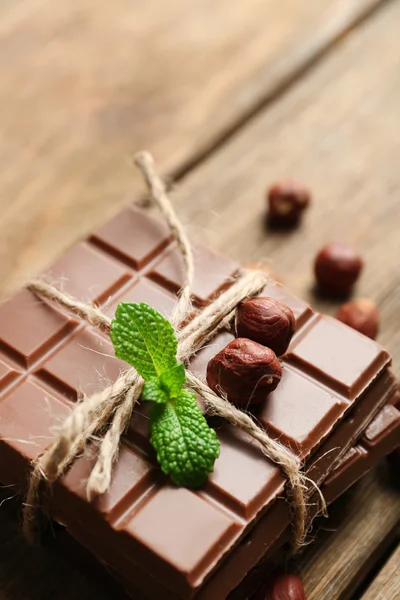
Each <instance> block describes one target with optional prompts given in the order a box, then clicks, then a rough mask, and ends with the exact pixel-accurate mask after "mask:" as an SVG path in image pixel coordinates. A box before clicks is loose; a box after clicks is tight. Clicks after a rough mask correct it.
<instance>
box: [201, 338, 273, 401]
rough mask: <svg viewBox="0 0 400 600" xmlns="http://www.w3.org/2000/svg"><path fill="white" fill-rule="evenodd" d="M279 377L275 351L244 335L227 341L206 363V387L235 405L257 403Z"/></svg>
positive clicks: (269, 390) (263, 398) (270, 390)
mask: <svg viewBox="0 0 400 600" xmlns="http://www.w3.org/2000/svg"><path fill="white" fill-rule="evenodd" d="M281 377H282V367H281V365H280V362H279V360H278V359H277V357H276V354H275V352H274V351H273V350H271V349H270V348H266V347H265V346H262V345H261V344H258V343H257V342H253V341H252V340H248V339H246V338H236V339H235V340H233V341H232V342H230V343H229V344H228V345H227V346H225V348H223V350H221V352H218V354H217V355H216V356H214V357H213V358H212V359H211V360H210V361H209V363H208V365H207V383H208V385H209V386H210V388H211V389H212V390H214V392H216V393H217V394H219V393H221V392H222V393H224V394H226V397H227V399H228V400H229V401H230V402H232V404H236V405H237V406H246V407H247V406H249V405H257V404H260V403H261V402H262V401H263V400H265V397H266V395H267V394H269V393H270V392H272V390H274V389H275V388H276V386H277V385H278V383H279V382H280V380H281Z"/></svg>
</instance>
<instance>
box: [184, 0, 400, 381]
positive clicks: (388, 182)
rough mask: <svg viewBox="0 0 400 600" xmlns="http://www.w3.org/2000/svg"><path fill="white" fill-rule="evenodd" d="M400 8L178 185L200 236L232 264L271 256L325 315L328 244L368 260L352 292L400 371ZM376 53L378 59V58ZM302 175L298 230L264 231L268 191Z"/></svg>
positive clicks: (370, 25)
mask: <svg viewBox="0 0 400 600" xmlns="http://www.w3.org/2000/svg"><path fill="white" fill-rule="evenodd" d="M399 22H400V3H399V2H396V3H393V4H389V5H387V6H386V8H385V9H384V10H382V11H380V13H379V14H378V15H376V16H375V18H374V19H372V20H370V21H368V22H367V23H364V25H363V26H362V27H360V28H359V29H358V30H357V31H356V32H354V33H353V34H352V35H350V36H348V37H347V38H346V39H345V40H344V41H343V43H342V44H341V45H340V47H338V48H337V49H336V51H335V52H334V53H332V54H331V55H330V56H329V57H328V58H327V59H326V60H324V61H322V62H321V63H320V64H319V65H318V66H317V67H316V68H315V69H314V70H313V71H312V72H310V73H309V74H308V75H307V76H306V77H304V78H303V79H302V80H301V81H300V82H299V84H298V85H296V86H295V87H294V88H293V89H292V90H290V91H289V92H288V93H287V94H285V95H284V97H282V98H281V99H280V100H279V101H278V102H276V103H275V104H274V106H271V107H270V109H269V110H266V111H265V112H264V113H263V114H262V115H260V116H258V117H257V118H255V119H254V120H253V121H252V122H251V123H250V124H249V126H248V127H246V128H245V129H244V130H243V131H240V132H238V134H237V135H236V136H235V137H234V139H233V140H232V141H231V142H230V143H228V144H227V145H226V146H225V147H224V148H222V149H221V150H220V151H218V152H217V153H215V154H214V155H212V156H210V157H209V159H208V160H207V161H205V163H203V164H202V165H201V166H200V167H199V168H198V169H196V171H194V172H193V173H192V174H190V175H189V176H188V177H186V178H185V180H184V181H183V183H182V186H181V187H180V188H178V190H177V192H176V194H175V198H176V204H177V207H178V209H179V212H180V214H182V215H183V217H184V219H185V221H186V222H187V223H189V224H190V225H191V226H192V232H193V235H195V236H197V237H203V238H204V239H206V240H207V241H208V242H209V243H210V244H211V245H214V246H215V247H217V248H220V249H221V250H223V251H225V252H227V253H228V254H230V255H231V256H232V257H233V258H236V259H240V260H242V261H245V262H246V261H250V262H254V261H255V260H258V259H264V260H266V261H272V263H273V266H274V267H275V268H276V269H277V271H278V272H281V273H282V275H283V278H284V280H285V282H286V283H287V285H288V286H289V287H290V288H291V289H292V290H293V291H295V292H297V293H298V294H299V295H300V296H303V297H305V298H308V299H309V300H310V301H311V302H312V303H313V304H314V305H316V306H317V307H318V308H319V309H321V310H323V311H327V312H335V311H336V310H337V306H338V303H333V302H331V301H323V300H322V299H321V298H319V297H318V296H316V295H315V294H314V290H313V283H314V278H313V273H312V269H313V267H312V265H313V260H314V256H315V254H316V252H317V251H318V249H319V248H320V247H321V246H322V245H324V244H325V243H326V242H327V241H329V240H334V239H341V240H344V241H347V242H348V243H350V244H353V245H354V246H355V247H356V248H357V249H358V250H359V251H360V252H361V254H362V255H363V257H364V259H365V263H366V266H365V270H364V273H363V275H362V277H361V280H360V283H359V285H358V287H357V289H356V291H355V293H356V294H357V295H359V296H366V297H370V298H372V299H374V300H376V301H377V302H378V304H379V305H380V306H381V309H382V332H381V335H380V337H379V340H380V341H381V342H382V343H383V344H384V345H385V346H387V347H388V349H389V350H390V351H391V352H392V354H393V356H394V365H395V369H396V370H397V372H398V369H399V366H400V311H399V308H398V307H399V301H400V269H399V259H398V257H399V256H400V236H399V223H400V170H399V166H398V156H399V152H400V136H399V131H398V123H399V106H400V68H399V65H400V44H399V40H398V23H399ZM377 48H379V59H378V58H377ZM287 176H289V177H295V178H298V179H300V180H301V181H303V182H305V183H306V184H308V185H309V186H310V187H311V189H312V191H313V194H314V198H313V203H312V207H311V208H310V209H309V211H308V212H307V214H306V215H304V220H303V224H302V226H301V227H299V228H298V229H295V230H293V231H291V232H286V233H284V232H281V231H280V232H279V231H273V230H267V229H266V227H265V220H264V215H265V191H266V188H267V186H268V185H269V184H270V183H271V182H273V181H274V180H276V179H279V178H281V177H287Z"/></svg>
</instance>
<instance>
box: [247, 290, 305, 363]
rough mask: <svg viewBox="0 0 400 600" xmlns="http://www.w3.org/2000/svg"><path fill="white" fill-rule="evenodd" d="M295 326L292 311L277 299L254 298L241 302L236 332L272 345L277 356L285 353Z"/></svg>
mask: <svg viewBox="0 0 400 600" xmlns="http://www.w3.org/2000/svg"><path fill="white" fill-rule="evenodd" d="M294 329H295V317H294V314H293V312H292V310H291V309H290V308H289V307H288V306H286V304H283V303H282V302H279V300H275V299H274V298H267V297H263V296H259V297H258V298H252V299H251V300H246V301H245V302H242V304H240V305H239V306H238V308H237V310H236V317H235V331H236V332H237V335H238V336H239V337H245V338H249V339H250V340H254V341H255V342H258V343H259V344H262V345H263V346H267V347H268V348H271V350H273V351H274V352H275V354H276V355H277V356H282V355H283V354H284V353H285V352H286V350H287V348H288V346H289V343H290V340H291V339H292V336H293V333H294Z"/></svg>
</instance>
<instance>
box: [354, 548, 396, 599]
mask: <svg viewBox="0 0 400 600" xmlns="http://www.w3.org/2000/svg"><path fill="white" fill-rule="evenodd" d="M399 576H400V546H398V547H397V549H396V550H395V551H394V552H393V554H392V556H391V557H390V558H389V560H388V561H387V563H386V564H385V566H384V567H383V569H382V571H380V573H379V575H378V576H377V577H376V579H375V580H374V581H373V582H372V583H371V585H370V587H369V588H368V590H367V591H366V593H365V594H364V595H363V597H362V600H386V598H396V595H397V596H398V593H399V588H398V581H399Z"/></svg>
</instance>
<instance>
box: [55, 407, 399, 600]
mask: <svg viewBox="0 0 400 600" xmlns="http://www.w3.org/2000/svg"><path fill="white" fill-rule="evenodd" d="M388 409H389V410H388ZM399 436H400V411H399V410H397V409H396V408H394V407H393V406H390V405H386V406H385V407H384V408H383V409H382V410H381V411H380V412H379V413H378V415H377V416H376V417H375V419H374V420H373V422H372V423H371V425H370V426H369V427H368V431H367V432H366V433H365V434H364V436H363V437H362V438H361V440H360V442H359V443H358V444H357V445H356V446H354V447H352V448H351V449H350V450H349V451H348V452H347V454H346V455H345V457H344V458H343V459H342V460H341V461H339V464H338V465H337V467H336V468H335V469H334V471H333V472H332V475H331V476H330V477H329V478H328V479H327V480H326V481H325V483H324V485H323V488H322V490H323V493H324V497H325V500H326V502H327V504H328V505H329V504H331V503H332V502H333V500H334V499H335V498H337V497H338V496H339V495H341V494H342V493H343V492H345V491H346V490H347V489H348V488H349V487H350V486H352V485H353V484H354V483H355V482H356V481H357V480H358V479H360V477H362V476H363V475H364V474H365V472H366V471H367V470H369V469H372V468H374V467H375V466H376V465H377V464H378V462H379V461H380V460H381V459H382V458H383V457H384V456H385V455H386V454H388V453H389V452H391V451H392V450H393V448H394V447H395V446H396V444H397V443H398V440H399ZM60 538H61V542H62V544H63V547H64V550H65V548H66V549H67V553H68V554H69V555H70V556H71V558H72V560H73V562H75V563H76V564H78V566H80V567H81V568H82V561H83V562H84V563H85V565H87V564H89V567H90V569H91V570H93V564H92V557H91V555H89V553H87V554H86V555H85V553H84V552H82V550H81V548H82V546H80V547H78V546H77V545H76V543H75V545H73V544H72V539H71V538H70V536H68V535H65V534H64V533H62V534H61V536H60V535H58V542H59V541H60ZM284 539H286V538H285V536H284ZM283 541H284V540H283V539H278V540H276V542H275V544H274V546H273V547H272V550H273V554H272V555H271V552H270V557H269V559H268V560H266V559H263V560H262V561H261V563H260V564H259V565H256V567H254V568H253V569H252V571H251V572H250V573H249V574H248V575H247V576H246V578H245V579H244V581H243V582H242V584H241V585H240V586H239V587H238V588H237V589H236V590H235V591H234V592H233V593H232V594H230V595H229V599H228V600H238V599H239V598H240V599H241V600H242V599H244V598H249V600H250V595H251V599H252V600H255V598H253V594H252V593H251V590H255V589H257V587H259V586H260V584H262V583H263V582H265V580H266V579H267V577H268V573H269V572H270V571H272V569H273V568H274V566H276V565H277V564H278V562H279V560H280V557H281V555H282V553H281V552H280V549H281V548H280V547H281V546H282V545H283ZM66 544H68V545H67V546H66ZM77 553H78V556H79V562H78V560H77ZM99 564H100V563H99ZM98 574H99V573H98V572H97V573H96V576H97V575H98ZM103 575H104V574H103ZM114 576H115V577H116V578H117V579H118V580H119V581H120V582H121V585H122V586H123V587H124V588H125V590H126V591H127V592H128V593H130V595H131V597H132V598H134V599H135V600H146V598H148V596H146V597H145V596H144V595H143V594H142V593H141V592H140V591H139V590H138V589H137V588H136V587H135V585H134V584H132V582H130V581H128V580H126V579H125V578H123V577H121V576H120V575H118V573H116V572H115V571H114ZM158 593H161V592H158ZM166 594H167V596H164V595H163V596H162V597H168V596H169V594H168V592H166Z"/></svg>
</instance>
